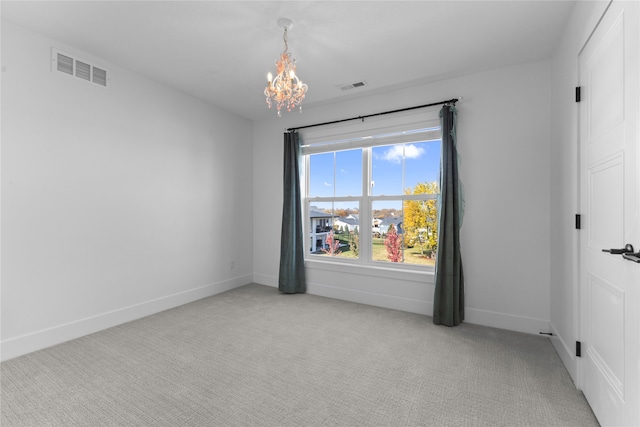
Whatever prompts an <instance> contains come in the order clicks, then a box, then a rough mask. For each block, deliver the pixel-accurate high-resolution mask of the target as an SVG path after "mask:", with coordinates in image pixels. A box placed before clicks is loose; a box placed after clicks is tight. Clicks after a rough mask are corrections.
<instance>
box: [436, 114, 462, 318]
mask: <svg viewBox="0 0 640 427" xmlns="http://www.w3.org/2000/svg"><path fill="white" fill-rule="evenodd" d="M456 114H457V111H456V108H455V106H453V105H445V106H444V107H442V109H441V110H440V125H441V127H442V153H441V154H442V156H441V165H440V201H439V206H438V252H437V256H436V271H435V284H436V289H435V293H434V296H433V323H435V324H436V325H445V326H456V325H459V324H460V323H461V322H462V321H463V320H464V276H463V273H462V257H461V255H460V227H461V225H462V210H463V206H462V204H463V201H462V195H461V191H462V188H461V185H460V181H459V178H458V151H457V149H456Z"/></svg>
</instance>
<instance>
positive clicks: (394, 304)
mask: <svg viewBox="0 0 640 427" xmlns="http://www.w3.org/2000/svg"><path fill="white" fill-rule="evenodd" d="M307 291H308V293H310V294H312V295H318V296H322V297H327V298H335V299H339V300H344V301H350V302H356V303H359V304H367V305H373V306H376V307H384V308H390V309H393V310H400V311H407V312H409V313H417V314H425V315H431V313H432V312H433V303H432V302H430V301H422V300H419V299H413V298H404V297H399V296H395V295H384V294H377V293H373V292H365V291H361V290H355V289H348V288H343V287H337V286H331V285H325V284H319V283H307Z"/></svg>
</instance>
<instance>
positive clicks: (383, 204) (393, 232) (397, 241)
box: [371, 200, 404, 263]
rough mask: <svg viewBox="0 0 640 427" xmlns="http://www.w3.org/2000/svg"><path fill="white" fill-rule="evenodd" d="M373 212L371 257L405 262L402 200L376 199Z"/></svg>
mask: <svg viewBox="0 0 640 427" xmlns="http://www.w3.org/2000/svg"><path fill="white" fill-rule="evenodd" d="M371 214H372V218H373V223H372V227H371V232H372V236H371V258H372V259H373V260H374V261H385V262H399V263H401V262H403V253H402V251H403V246H404V245H403V242H402V240H403V239H402V235H403V233H404V231H403V227H404V226H403V224H402V222H403V220H402V201H400V200H385V201H374V202H373V203H372V212H371Z"/></svg>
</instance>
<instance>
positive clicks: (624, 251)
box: [602, 243, 633, 255]
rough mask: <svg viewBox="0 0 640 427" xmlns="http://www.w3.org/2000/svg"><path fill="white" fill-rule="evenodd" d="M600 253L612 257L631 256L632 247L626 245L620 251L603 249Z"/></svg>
mask: <svg viewBox="0 0 640 427" xmlns="http://www.w3.org/2000/svg"><path fill="white" fill-rule="evenodd" d="M602 252H609V253H610V254H612V255H624V254H632V253H633V245H631V244H629V243H627V244H626V245H625V246H624V248H622V249H603V250H602Z"/></svg>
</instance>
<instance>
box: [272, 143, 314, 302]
mask: <svg viewBox="0 0 640 427" xmlns="http://www.w3.org/2000/svg"><path fill="white" fill-rule="evenodd" d="M298 139H299V137H298V133H297V132H287V133H285V134H284V180H283V183H284V194H283V203H282V236H281V240H280V273H279V277H278V289H279V290H280V292H282V293H284V294H295V293H305V292H307V282H306V277H305V271H304V238H303V236H302V205H301V200H300V197H301V194H300V164H299V158H300V145H299V141H298Z"/></svg>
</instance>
